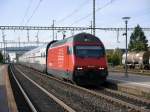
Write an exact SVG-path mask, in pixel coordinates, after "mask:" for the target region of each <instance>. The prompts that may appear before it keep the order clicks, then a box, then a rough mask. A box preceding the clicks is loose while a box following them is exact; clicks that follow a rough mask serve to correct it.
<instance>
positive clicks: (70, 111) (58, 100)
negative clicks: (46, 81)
mask: <svg viewBox="0 0 150 112" xmlns="http://www.w3.org/2000/svg"><path fill="white" fill-rule="evenodd" d="M16 70H17V71H18V72H19V73H21V75H23V76H24V77H25V78H26V79H28V80H29V81H30V82H32V83H33V84H34V85H35V86H36V87H38V88H39V89H40V90H42V91H43V92H44V93H45V94H47V95H48V96H49V97H50V98H51V99H53V100H54V101H55V102H56V103H57V104H59V105H60V106H61V107H63V108H64V109H65V110H66V111H68V112H76V111H75V110H74V109H72V108H71V107H69V106H68V105H66V104H65V103H64V102H63V101H61V100H60V99H58V98H56V97H55V96H54V95H52V94H51V93H49V92H48V91H47V90H46V89H44V88H43V87H41V86H40V85H38V84H37V83H36V82H35V81H33V80H32V79H30V78H29V77H28V76H26V75H25V73H23V72H22V71H21V70H20V69H19V68H17V67H16Z"/></svg>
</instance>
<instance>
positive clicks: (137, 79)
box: [108, 72, 150, 87]
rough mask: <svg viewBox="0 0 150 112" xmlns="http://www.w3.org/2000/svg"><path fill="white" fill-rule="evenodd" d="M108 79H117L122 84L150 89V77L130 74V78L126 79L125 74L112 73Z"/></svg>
mask: <svg viewBox="0 0 150 112" xmlns="http://www.w3.org/2000/svg"><path fill="white" fill-rule="evenodd" d="M108 79H115V80H118V81H121V82H126V83H130V84H138V85H141V86H146V87H150V76H144V75H143V76H142V75H135V74H130V73H129V74H128V78H126V77H125V74H124V73H115V72H110V73H109V77H108Z"/></svg>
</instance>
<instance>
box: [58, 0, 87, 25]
mask: <svg viewBox="0 0 150 112" xmlns="http://www.w3.org/2000/svg"><path fill="white" fill-rule="evenodd" d="M89 2H90V0H85V1H84V2H83V3H82V4H80V5H79V6H78V7H77V8H76V9H75V10H73V11H72V12H71V13H70V14H68V15H67V16H65V17H63V18H62V19H60V20H58V21H57V23H61V22H63V21H65V20H67V19H69V18H71V17H72V16H74V15H75V13H78V12H79V11H80V10H81V8H83V7H84V6H86V5H87V4H88V3H89Z"/></svg>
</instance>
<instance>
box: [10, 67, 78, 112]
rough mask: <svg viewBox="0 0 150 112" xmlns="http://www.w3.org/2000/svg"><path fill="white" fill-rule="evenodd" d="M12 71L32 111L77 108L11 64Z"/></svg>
mask: <svg viewBox="0 0 150 112" xmlns="http://www.w3.org/2000/svg"><path fill="white" fill-rule="evenodd" d="M10 72H11V75H12V77H13V78H14V80H15V81H16V83H17V86H18V87H19V89H20V91H21V93H22V94H23V96H24V98H25V100H26V102H27V104H28V105H29V107H30V111H31V112H50V111H52V112H60V111H61V112H75V110H73V109H72V108H70V107H69V106H67V105H66V104H65V103H64V102H62V101H61V100H59V99H58V98H56V97H55V96H53V95H52V94H50V93H49V92H48V91H46V90H45V89H44V88H42V87H41V86H40V85H38V84H37V83H36V82H34V81H33V80H31V79H30V78H28V77H27V76H26V75H25V74H22V73H20V72H19V71H18V70H16V69H14V67H12V66H10ZM20 74H22V75H20ZM19 111H20V112H23V111H25V110H24V109H23V108H22V109H20V110H19Z"/></svg>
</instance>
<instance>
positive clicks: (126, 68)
mask: <svg viewBox="0 0 150 112" xmlns="http://www.w3.org/2000/svg"><path fill="white" fill-rule="evenodd" d="M122 19H123V20H124V21H125V25H126V33H124V34H123V35H125V36H126V51H125V52H126V58H125V77H126V78H128V67H127V54H128V46H127V42H128V40H127V36H128V33H127V25H128V20H129V19H130V17H123V18H122Z"/></svg>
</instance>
